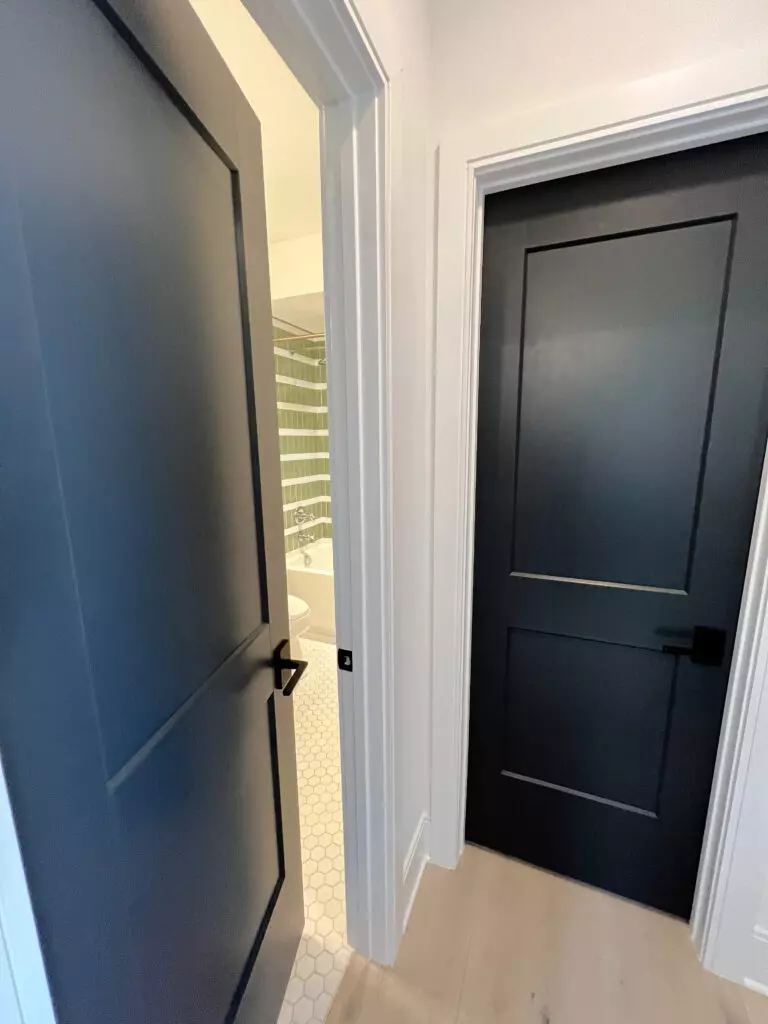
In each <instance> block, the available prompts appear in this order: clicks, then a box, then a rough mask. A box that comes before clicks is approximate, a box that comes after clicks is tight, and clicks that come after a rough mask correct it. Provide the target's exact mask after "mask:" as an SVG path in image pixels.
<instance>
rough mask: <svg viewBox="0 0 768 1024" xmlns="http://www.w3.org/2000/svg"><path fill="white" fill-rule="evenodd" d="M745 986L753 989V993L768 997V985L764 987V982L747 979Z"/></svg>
mask: <svg viewBox="0 0 768 1024" xmlns="http://www.w3.org/2000/svg"><path fill="white" fill-rule="evenodd" d="M744 984H745V985H746V987H747V988H751V989H752V991H753V992H757V993H758V995H761V996H768V985H764V984H763V982H762V981H754V979H752V978H745V979H744Z"/></svg>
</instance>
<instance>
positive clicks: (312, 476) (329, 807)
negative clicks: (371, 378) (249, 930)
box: [272, 292, 351, 1024]
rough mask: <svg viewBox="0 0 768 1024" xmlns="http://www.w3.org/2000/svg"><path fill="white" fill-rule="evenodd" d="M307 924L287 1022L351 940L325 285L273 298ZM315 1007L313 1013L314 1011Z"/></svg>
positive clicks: (320, 996)
mask: <svg viewBox="0 0 768 1024" xmlns="http://www.w3.org/2000/svg"><path fill="white" fill-rule="evenodd" d="M272 310H273V327H274V346H275V379H276V382H277V416H278V428H279V434H280V469H281V475H282V484H283V530H284V534H285V560H286V575H287V581H288V613H289V616H290V632H291V654H292V656H293V657H294V658H300V659H302V660H304V661H306V662H307V663H308V668H307V671H306V673H305V676H304V679H303V680H302V683H301V685H300V686H299V687H298V688H297V690H296V692H295V694H294V698H293V713H294V726H295V730H296V761H297V768H298V789H299V819H300V825H301V853H302V869H303V875H304V914H305V926H304V934H303V935H302V938H301V942H300V944H299V950H298V953H297V956H296V961H295V963H294V968H293V974H292V976H291V980H290V981H289V983H288V988H287V990H286V995H285V1002H284V1004H283V1009H282V1013H281V1016H280V1020H279V1024H292V1022H294V1021H295V1022H297V1024H298V1022H303V1021H307V1020H309V1021H310V1022H311V1024H320V1022H322V1021H323V1020H324V1019H325V1016H326V1014H327V1013H328V1009H329V1007H330V1004H331V1001H332V999H333V996H334V994H335V993H336V990H337V989H338V986H339V983H340V982H341V979H342V977H343V975H344V971H345V969H346V966H347V964H348V963H349V959H350V956H351V949H350V946H349V944H348V942H347V924H346V880H345V870H344V835H343V821H342V802H341V747H340V741H339V694H338V679H337V668H336V621H335V598H334V584H333V516H332V512H331V476H330V451H329V431H328V401H327V388H328V379H327V369H326V368H327V362H326V345H325V326H324V313H323V294H322V292H319V293H314V294H309V295H301V296H289V297H286V298H283V299H274V298H273V302H272ZM307 1014H311V1016H309V1017H308V1016H307Z"/></svg>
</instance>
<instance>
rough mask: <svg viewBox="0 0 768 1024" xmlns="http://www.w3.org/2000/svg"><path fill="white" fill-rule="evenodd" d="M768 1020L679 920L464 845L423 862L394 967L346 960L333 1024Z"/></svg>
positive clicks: (749, 1023)
mask: <svg viewBox="0 0 768 1024" xmlns="http://www.w3.org/2000/svg"><path fill="white" fill-rule="evenodd" d="M502 1021H503V1022H504V1024H768V999H766V998H764V997H763V996H759V995H756V994H754V993H752V992H749V991H747V990H746V989H743V988H741V987H739V986H736V985H731V984H730V983H729V982H725V981H723V980H721V979H719V978H716V977H715V976H714V975H711V974H708V973H707V972H706V971H704V970H702V968H701V966H700V965H699V963H698V960H697V959H696V956H695V954H694V951H693V947H692V945H691V941H690V938H689V935H688V928H687V926H686V925H685V924H684V923H683V922H681V921H678V920H675V919H673V918H670V917H666V916H665V915H663V914H658V913H655V912H654V911H651V910H647V909H645V908H644V907H640V906H637V905H636V904H633V903H629V902H626V901H624V900H621V899H617V898H616V897H614V896H609V895H607V894H606V893H602V892H599V891H597V890H595V889H590V888H588V887H587V886H583V885H578V884H576V883H575V882H570V881H567V880H566V879H563V878H559V877H557V876H555V875H550V874H547V873H546V872H543V871H538V870H536V869H535V868H531V867H529V866H528V865H525V864H521V863H519V862H518V861H514V860H509V859H507V858H505V857H501V856H499V855H497V854H494V853H489V852H487V851H485V850H479V849H476V848H473V847H469V848H468V849H467V850H466V852H465V854H464V856H463V858H462V861H461V864H460V866H459V868H458V869H457V870H456V871H445V870H443V869H441V868H436V867H432V866H430V867H428V868H427V871H426V873H425V875H424V880H423V882H422V885H421V889H420V891H419V894H418V897H417V900H416V904H415V906H414V908H413V913H412V915H411V920H410V923H409V925H408V929H407V931H406V934H405V937H404V939H403V943H402V946H401V950H400V955H399V957H398V960H397V963H396V965H395V966H394V967H392V968H388V969H384V968H381V967H377V966H375V965H373V964H369V963H366V962H365V961H364V960H362V959H361V958H360V957H353V959H352V962H351V963H350V966H349V968H348V970H347V974H346V977H345V979H344V981H343V982H342V985H341V988H340V989H339V992H338V994H337V996H336V999H335V1001H334V1004H333V1006H332V1007H331V1012H330V1014H329V1016H328V1020H327V1024H450V1022H455V1024H500V1022H502Z"/></svg>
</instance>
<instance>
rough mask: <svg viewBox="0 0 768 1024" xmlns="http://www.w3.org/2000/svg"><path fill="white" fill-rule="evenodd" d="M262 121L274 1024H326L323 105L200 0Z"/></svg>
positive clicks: (342, 958)
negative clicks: (278, 887)
mask: <svg viewBox="0 0 768 1024" xmlns="http://www.w3.org/2000/svg"><path fill="white" fill-rule="evenodd" d="M192 4H193V7H194V8H195V10H196V11H197V13H198V15H199V17H200V19H201V21H202V22H203V24H204V26H205V28H206V29H207V31H208V33H209V35H210V36H211V38H212V39H213V41H214V43H215V44H216V45H217V47H218V49H219V51H220V53H221V54H222V56H223V57H224V59H225V61H226V62H227V64H228V65H229V68H230V70H231V72H232V73H233V75H234V77H235V79H236V80H237V82H238V84H239V85H240V87H241V89H242V90H243V92H244V93H245V96H246V98H247V99H248V100H249V102H250V103H251V105H252V106H253V108H254V110H255V111H256V113H257V115H258V117H259V120H260V122H261V131H262V151H263V161H264V192H265V199H266V220H267V225H266V226H267V239H268V248H269V271H270V299H271V307H272V316H273V336H272V343H273V348H274V372H275V389H276V397H277V420H278V433H279V442H280V469H281V478H282V507H283V523H282V526H283V535H284V544H285V559H286V580H287V590H288V611H289V617H290V647H291V657H292V658H294V659H300V660H302V661H306V662H307V663H308V664H307V669H306V670H305V672H304V674H303V676H302V678H301V681H300V682H299V684H298V686H297V687H296V689H295V691H294V692H293V694H292V697H291V700H292V703H293V712H294V730H295V745H296V761H297V775H298V797H299V817H300V831H301V853H302V874H303V886H304V917H305V926H304V931H303V934H302V937H301V941H300V944H299V948H298V951H297V954H296V959H295V962H294V966H293V971H292V974H291V978H290V981H289V983H288V987H287V990H286V994H285V1001H284V1004H283V1007H282V1010H281V1014H280V1018H279V1024H292V1022H294V1021H295V1022H297V1024H322V1022H323V1021H324V1020H325V1017H326V1015H327V1013H328V1010H329V1008H330V1005H331V1002H332V999H333V996H334V995H335V992H336V990H337V988H338V986H339V984H340V982H341V979H342V977H343V974H344V971H345V969H346V966H347V964H348V962H349V959H350V956H351V947H350V945H349V943H348V941H347V920H346V873H345V864H344V835H343V824H342V791H341V774H342V773H341V763H342V759H341V744H340V727H339V689H338V687H339V682H338V673H337V667H336V615H335V595H334V579H333V549H332V544H333V520H332V512H331V474H330V463H331V458H330V448H329V422H328V420H329V417H328V373H327V360H326V338H325V290H324V282H323V262H324V261H323V239H322V207H321V163H320V112H319V110H318V107H317V106H316V104H315V103H314V102H313V100H312V99H311V98H310V97H309V95H308V94H307V93H306V92H305V91H304V89H303V88H302V86H301V85H300V83H299V82H298V80H297V79H296V78H295V77H294V75H293V73H292V72H291V70H290V69H289V67H288V65H287V64H286V63H285V62H284V61H283V59H282V57H281V56H280V54H279V53H278V51H277V50H276V49H275V48H274V47H273V46H272V44H271V43H270V42H269V40H268V39H267V37H266V35H264V33H263V32H262V30H261V29H260V28H259V26H258V25H257V23H256V22H255V21H254V20H253V18H252V17H251V15H250V14H249V12H248V11H247V10H246V8H245V7H244V5H243V4H242V2H241V0H215V2H214V0H192Z"/></svg>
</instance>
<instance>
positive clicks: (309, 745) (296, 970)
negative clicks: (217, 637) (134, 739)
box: [278, 639, 352, 1024]
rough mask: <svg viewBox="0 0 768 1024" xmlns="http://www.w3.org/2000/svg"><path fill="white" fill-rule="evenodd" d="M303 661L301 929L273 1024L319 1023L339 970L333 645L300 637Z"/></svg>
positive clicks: (342, 929)
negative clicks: (302, 895) (275, 1023)
mask: <svg viewBox="0 0 768 1024" xmlns="http://www.w3.org/2000/svg"><path fill="white" fill-rule="evenodd" d="M301 646H302V648H303V655H302V656H303V657H304V658H306V659H307V661H308V662H309V668H308V669H307V672H306V675H305V676H304V678H303V679H302V681H301V683H300V684H299V686H298V687H297V689H296V693H295V694H294V697H293V720H294V724H295V727H296V761H297V766H298V772H299V817H300V821H301V857H302V862H303V867H304V914H305V918H306V923H305V925H304V934H303V935H302V937H301V942H300V943H299V950H298V953H297V954H296V960H295V962H294V965H293V971H292V973H291V980H290V981H289V982H288V988H287V989H286V992H285V1001H284V1002H283V1007H282V1010H281V1011H280V1017H279V1020H278V1024H322V1022H323V1021H324V1020H325V1017H326V1015H327V1013H328V1009H329V1008H330V1005H331V1001H332V1000H333V997H334V995H335V994H336V990H337V989H338V987H339V983H340V982H341V979H342V977H343V976H344V971H345V970H346V967H347V964H348V963H349V958H350V956H351V953H352V951H351V949H350V948H349V946H348V945H347V916H346V902H345V891H344V837H343V831H342V818H341V750H340V747H339V694H338V689H337V677H336V648H335V647H334V646H333V645H332V644H324V643H320V642H319V641H316V640H304V639H302V641H301Z"/></svg>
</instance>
